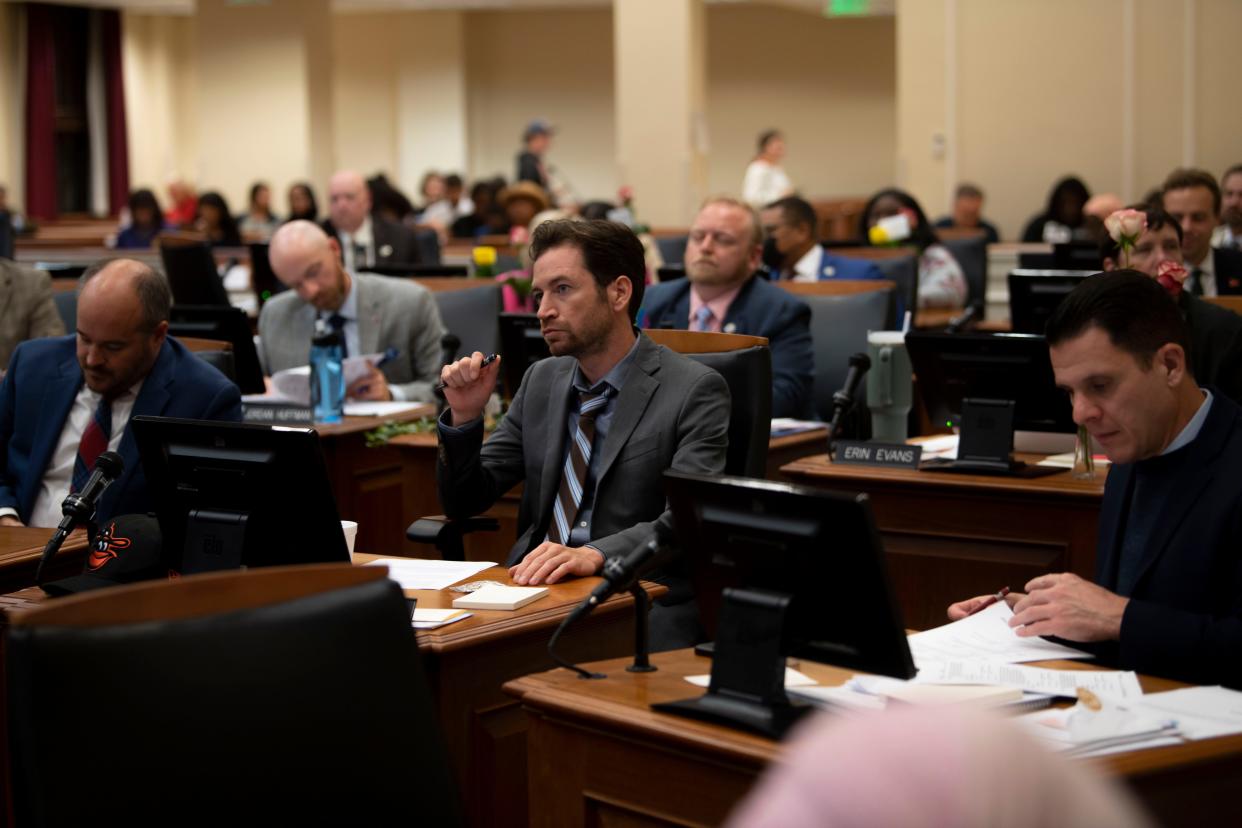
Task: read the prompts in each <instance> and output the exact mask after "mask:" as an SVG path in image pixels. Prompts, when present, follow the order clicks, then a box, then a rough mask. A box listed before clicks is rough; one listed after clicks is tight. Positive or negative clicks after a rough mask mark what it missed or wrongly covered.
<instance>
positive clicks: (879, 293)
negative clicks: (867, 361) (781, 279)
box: [798, 283, 893, 422]
mask: <svg viewBox="0 0 1242 828" xmlns="http://www.w3.org/2000/svg"><path fill="white" fill-rule="evenodd" d="M816 284H819V283H816ZM892 294H893V291H892V289H891V288H890V289H888V290H874V291H868V292H863V293H850V294H838V295H826V294H819V295H816V294H812V293H804V292H801V291H799V292H798V296H799V297H800V298H801V299H802V300H803V301H805V302H806V303H807V304H808V305H810V306H811V341H812V345H813V347H814V349H815V386H814V391H813V394H812V399H813V400H814V403H815V414H816V416H818V417H819V418H820V419H821V420H823V421H824V422H828V421H830V420H831V419H832V395H833V394H834V393H835V392H837V391H838V390H840V389H841V387H842V386H843V385H844V384H845V375H846V374H847V373H848V372H849V358H850V356H851V355H852V354H855V353H858V352H862V353H866V351H867V332H868V331H882V330H884V329H885V326H886V323H887V322H888V320H889V314H890V309H891V307H892V302H893V300H892ZM859 394H860V396H861V394H862V391H861V390H860V392H859Z"/></svg>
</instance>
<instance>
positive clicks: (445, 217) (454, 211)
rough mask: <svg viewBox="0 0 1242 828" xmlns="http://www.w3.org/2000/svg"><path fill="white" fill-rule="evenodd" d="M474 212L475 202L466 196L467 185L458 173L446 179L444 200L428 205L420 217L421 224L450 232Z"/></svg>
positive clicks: (447, 176)
mask: <svg viewBox="0 0 1242 828" xmlns="http://www.w3.org/2000/svg"><path fill="white" fill-rule="evenodd" d="M473 212H474V201H472V200H471V199H470V197H469V196H467V195H466V194H465V184H464V183H463V182H462V180H461V176H460V175H457V174H456V173H454V174H452V175H446V176H445V177H444V198H442V199H440V200H439V201H437V202H435V203H433V204H430V205H428V207H427V209H426V210H423V212H422V215H420V216H419V219H418V220H419V223H421V224H429V225H431V226H432V227H435V228H436V229H438V230H443V231H445V232H447V231H448V228H450V227H452V226H453V222H455V221H457V220H458V219H459V218H462V217H463V216H468V215H470V214H471V213H473Z"/></svg>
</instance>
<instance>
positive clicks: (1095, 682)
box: [914, 661, 1143, 699]
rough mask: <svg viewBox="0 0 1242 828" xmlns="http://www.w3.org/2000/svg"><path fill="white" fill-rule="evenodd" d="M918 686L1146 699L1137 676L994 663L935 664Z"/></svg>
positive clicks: (921, 671) (929, 666) (921, 676)
mask: <svg viewBox="0 0 1242 828" xmlns="http://www.w3.org/2000/svg"><path fill="white" fill-rule="evenodd" d="M914 682H915V683H916V684H951V685H960V684H967V685H972V684H973V685H978V684H991V685H1001V686H1003V687H1014V688H1017V689H1019V690H1025V691H1027V692H1029V693H1044V694H1047V695H1049V696H1066V697H1069V698H1074V697H1075V696H1077V695H1078V688H1080V687H1082V688H1086V689H1088V690H1090V691H1091V692H1093V693H1095V694H1097V695H1102V696H1108V697H1110V698H1117V699H1137V698H1138V697H1139V696H1141V695H1143V688H1142V687H1140V686H1139V680H1138V676H1137V675H1136V674H1135V673H1134V672H1133V671H1128V672H1125V671H1121V670H1049V669H1046V668H1043V667H1023V666H1019V665H1017V664H1002V663H997V662H991V661H939V662H937V661H932V662H927V663H925V664H921V665H920V666H919V674H918V676H917V677H916V678H915V679H914Z"/></svg>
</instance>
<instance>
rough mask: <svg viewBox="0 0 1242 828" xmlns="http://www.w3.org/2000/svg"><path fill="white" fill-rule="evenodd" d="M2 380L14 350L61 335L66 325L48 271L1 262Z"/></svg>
mask: <svg viewBox="0 0 1242 828" xmlns="http://www.w3.org/2000/svg"><path fill="white" fill-rule="evenodd" d="M0 297H3V298H4V301H3V302H0V377H2V376H3V375H4V371H5V369H6V368H8V366H9V357H11V356H12V355H13V349H15V348H16V347H17V346H18V345H19V344H21V343H22V342H25V341H26V340H27V339H39V338H41V337H45V336H60V335H62V334H63V333H64V332H65V325H64V323H63V322H61V320H60V314H59V313H58V312H57V311H56V302H55V300H53V299H52V277H51V276H50V275H49V274H48V272H47V271H45V270H35V269H34V268H28V267H22V266H21V265H19V264H17V263H16V262H10V261H7V260H5V259H0Z"/></svg>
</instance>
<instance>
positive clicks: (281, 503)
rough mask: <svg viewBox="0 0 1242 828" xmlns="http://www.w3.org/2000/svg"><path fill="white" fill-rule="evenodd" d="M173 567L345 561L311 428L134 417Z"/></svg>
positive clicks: (166, 556)
mask: <svg viewBox="0 0 1242 828" xmlns="http://www.w3.org/2000/svg"><path fill="white" fill-rule="evenodd" d="M130 425H131V427H132V428H133V432H134V440H135V441H136V442H137V445H138V453H139V455H140V456H141V458H142V470H143V472H144V473H145V474H146V478H147V490H148V491H149V492H150V494H151V501H152V505H153V507H154V511H155V516H156V518H157V520H159V524H160V532H161V534H162V535H163V541H164V563H165V564H166V566H167V569H168V570H169V571H170V572H178V573H181V574H185V575H190V574H193V573H197V572H210V571H213V570H219V569H236V568H239V567H251V566H283V565H286V564H300V563H348V562H349V560H350V558H349V550H348V548H347V547H346V545H345V534H344V532H343V531H342V529H341V521H340V517H339V516H338V514H337V511H336V500H335V499H334V498H333V496H332V488H331V487H330V486H329V484H328V473H327V469H326V467H325V465H324V460H323V452H322V451H321V449H320V446H319V435H318V434H317V433H316V432H315V431H314V430H313V429H310V428H290V427H287V426H263V425H248V424H243V423H223V422H208V421H203V420H182V419H175V418H168V417H148V416H137V417H134V418H133V419H132V420H130Z"/></svg>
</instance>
